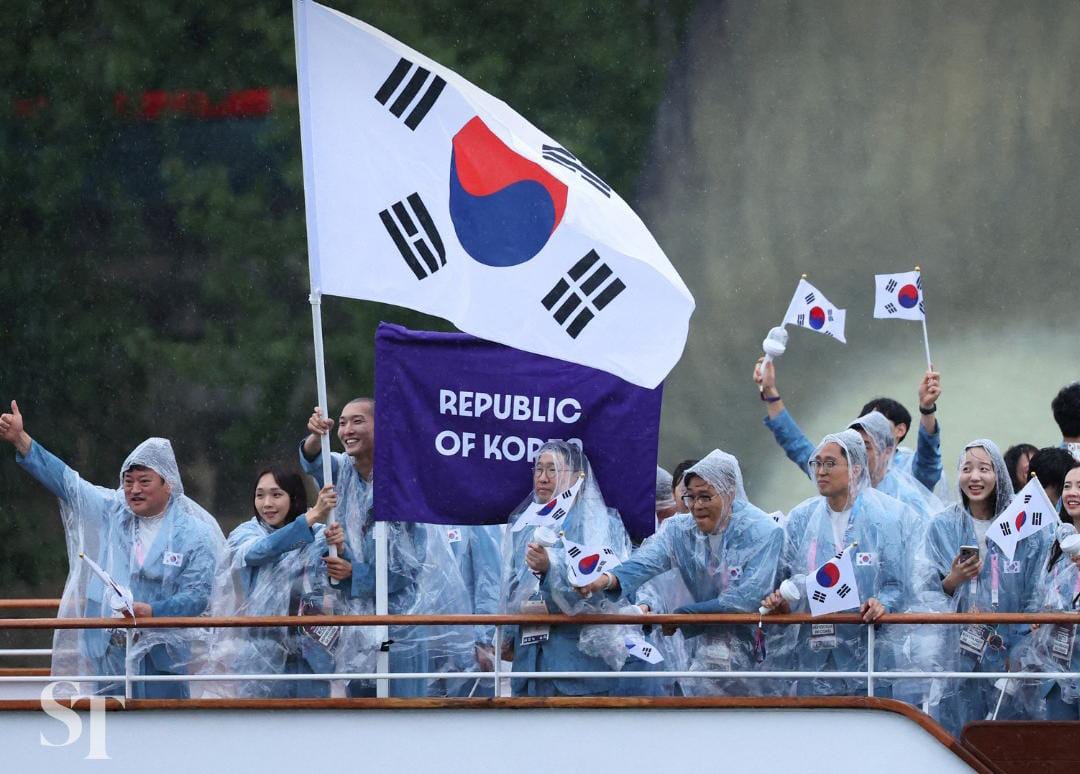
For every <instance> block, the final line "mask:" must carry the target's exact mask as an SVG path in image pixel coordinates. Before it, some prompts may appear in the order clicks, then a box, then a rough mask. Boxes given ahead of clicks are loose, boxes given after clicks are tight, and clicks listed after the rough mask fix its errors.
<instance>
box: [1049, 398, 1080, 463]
mask: <svg viewBox="0 0 1080 774" xmlns="http://www.w3.org/2000/svg"><path fill="white" fill-rule="evenodd" d="M1050 410H1051V411H1053V412H1054V421H1055V422H1057V426H1058V429H1060V430H1061V446H1062V448H1063V449H1067V450H1068V452H1069V454H1071V455H1072V456H1073V457H1075V458H1076V459H1077V460H1080V382H1073V383H1072V384H1066V385H1065V386H1064V387H1062V388H1061V390H1059V391H1058V394H1057V395H1056V396H1055V397H1054V400H1053V401H1051V402H1050Z"/></svg>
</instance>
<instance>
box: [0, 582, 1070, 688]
mask: <svg viewBox="0 0 1080 774" xmlns="http://www.w3.org/2000/svg"><path fill="white" fill-rule="evenodd" d="M33 608H38V609H50V608H51V609H55V608H56V600H0V611H3V610H5V609H9V610H10V609H33ZM811 622H813V623H834V624H856V625H863V626H866V627H867V643H866V645H867V648H866V653H867V658H866V668H865V669H859V670H848V671H798V670H782V671H776V670H774V671H760V670H746V671H667V670H645V671H633V672H629V673H627V672H619V671H592V672H585V671H580V672H574V671H550V672H520V671H516V672H512V673H508V672H507V671H506V670H505V669H504V668H503V667H502V665H501V662H500V659H499V658H494V659H493V660H492V661H493V668H492V670H490V671H482V672H474V671H469V672H445V671H440V672H332V673H317V674H261V673H260V674H239V673H229V674H183V675H137V674H132V673H131V669H130V667H131V664H130V662H128V663H127V664H126V673H125V674H124V675H116V674H114V675H35V674H3V675H0V683H4V682H22V683H49V682H61V681H65V682H71V683H75V684H78V683H83V682H110V683H116V682H119V681H120V680H121V679H122V680H123V682H124V688H125V690H124V694H125V698H131V696H132V686H133V685H134V684H135V683H150V682H161V683H168V682H191V683H215V682H234V681H265V682H275V681H283V680H284V681H290V682H297V681H304V680H308V681H310V680H318V681H324V680H327V681H332V680H365V681H366V680H374V681H380V680H387V681H396V680H415V679H424V680H453V679H468V680H483V681H491V682H492V683H493V685H495V686H499V685H501V682H500V681H502V680H504V679H505V678H508V677H513V678H514V679H528V678H534V679H545V680H551V679H590V680H593V679H595V680H618V679H626V678H627V676H628V675H629V677H630V678H632V679H633V680H665V679H667V680H670V679H695V680H703V679H704V680H708V679H717V680H724V679H748V680H754V679H762V680H770V679H771V680H776V679H781V680H798V679H806V678H813V679H818V680H821V679H825V680H850V679H855V680H865V681H866V695H867V696H870V697H872V696H874V690H875V681H876V680H880V679H887V680H890V681H896V680H926V679H964V680H1003V679H1004V680H1046V679H1054V680H1075V679H1080V672H1056V671H1055V672H1032V671H1018V672H958V671H904V670H894V669H880V668H878V667H877V666H876V665H875V649H876V639H877V633H876V632H877V629H878V627H879V626H882V625H884V626H888V625H890V624H895V625H911V624H918V625H931V626H940V625H958V624H960V625H966V624H974V623H983V624H994V625H998V624H1033V623H1037V624H1040V625H1054V624H1064V625H1070V624H1071V625H1073V626H1076V625H1077V624H1080V613H893V614H886V615H884V616H882V617H881V618H880V619H879V620H878V621H876V622H875V623H874V624H865V623H864V622H863V621H862V620H861V619H860V618H859V616H857V615H854V614H834V615H828V616H821V617H818V618H813V617H811V616H809V615H805V614H784V615H767V616H759V615H756V614H752V613H731V614H716V615H648V616H644V617H643V616H636V615H599V614H588V615H577V616H567V615H543V614H541V615H535V614H529V615H418V616H414V615H410V616H405V615H388V616H375V615H369V616H351V615H343V616H333V615H312V616H258V617H242V616H234V617H225V618H210V617H206V616H199V617H187V618H180V617H177V618H144V619H140V620H138V621H131V620H128V619H118V618H3V619H0V632H2V631H10V630H55V629H121V628H122V629H126V630H127V637H128V645H129V647H130V646H131V644H132V638H133V636H134V633H135V632H136V631H138V630H145V629H159V628H164V629H174V628H199V629H204V630H205V629H220V628H259V627H281V626H301V625H303V626H365V627H379V626H403V625H410V626H418V625H419V626H463V625H467V626H493V627H494V628H495V638H494V652H495V653H496V654H499V653H501V650H502V648H501V646H502V641H503V639H504V633H503V629H504V627H506V626H518V625H548V626H557V625H560V624H570V625H583V624H589V625H604V624H608V625H626V624H635V625H643V624H649V625H652V626H658V625H663V624H678V625H695V626H717V625H731V624H741V625H747V624H752V625H755V626H757V625H759V624H760V625H762V626H790V625H802V624H807V623H811ZM50 654H51V650H49V649H47V648H11V649H0V658H2V657H11V658H15V657H44V656H48V655H50ZM5 671H7V672H12V671H15V670H5ZM495 693H496V695H499V692H498V691H497V690H496V692H495Z"/></svg>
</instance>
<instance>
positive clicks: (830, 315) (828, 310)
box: [825, 309, 833, 322]
mask: <svg viewBox="0 0 1080 774" xmlns="http://www.w3.org/2000/svg"><path fill="white" fill-rule="evenodd" d="M832 313H833V310H832V309H827V310H826V311H825V316H826V317H827V318H829V322H832V321H833V317H832Z"/></svg>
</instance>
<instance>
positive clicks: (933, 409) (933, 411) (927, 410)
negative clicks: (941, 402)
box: [919, 401, 937, 417]
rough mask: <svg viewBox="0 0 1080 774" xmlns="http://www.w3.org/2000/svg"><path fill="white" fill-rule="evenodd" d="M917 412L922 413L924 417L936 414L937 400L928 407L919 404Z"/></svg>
mask: <svg viewBox="0 0 1080 774" xmlns="http://www.w3.org/2000/svg"><path fill="white" fill-rule="evenodd" d="M919 413H920V414H922V415H923V416H924V417H928V416H930V415H931V414H936V413H937V402H936V401H935V402H934V403H932V404H931V405H930V408H923V407H922V406H919Z"/></svg>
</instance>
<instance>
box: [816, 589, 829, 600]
mask: <svg viewBox="0 0 1080 774" xmlns="http://www.w3.org/2000/svg"><path fill="white" fill-rule="evenodd" d="M826 599H828V597H827V596H825V595H824V594H823V593H822V592H820V591H815V592H814V601H815V602H824V601H825V600H826Z"/></svg>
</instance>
